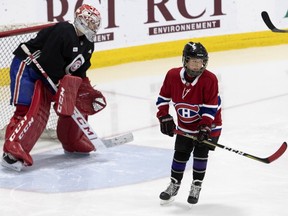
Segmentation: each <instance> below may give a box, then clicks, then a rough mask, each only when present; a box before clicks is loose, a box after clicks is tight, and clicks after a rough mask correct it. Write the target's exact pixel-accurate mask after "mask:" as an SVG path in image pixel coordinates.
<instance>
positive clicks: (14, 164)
mask: <svg viewBox="0 0 288 216" xmlns="http://www.w3.org/2000/svg"><path fill="white" fill-rule="evenodd" d="M1 165H2V166H3V167H5V168H8V169H10V170H14V171H18V172H20V171H21V170H22V168H23V167H24V164H23V162H21V161H18V160H17V159H15V158H14V157H13V156H12V155H11V154H9V153H5V152H4V153H3V156H2V161H1Z"/></svg>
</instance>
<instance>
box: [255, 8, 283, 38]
mask: <svg viewBox="0 0 288 216" xmlns="http://www.w3.org/2000/svg"><path fill="white" fill-rule="evenodd" d="M261 16H262V19H263V21H264V23H265V24H266V26H267V27H268V28H269V29H270V30H271V31H272V32H276V33H288V30H283V29H278V28H276V27H275V26H274V24H273V23H272V21H271V19H270V17H269V14H268V13H267V11H262V13H261Z"/></svg>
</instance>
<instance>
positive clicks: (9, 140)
mask: <svg viewBox="0 0 288 216" xmlns="http://www.w3.org/2000/svg"><path fill="white" fill-rule="evenodd" d="M51 100H52V94H51V92H50V91H49V90H48V88H46V87H45V86H44V84H43V83H42V81H40V80H37V81H36V83H35V88H34V94H33V98H32V102H31V105H30V107H29V110H28V112H27V113H26V115H25V116H24V117H20V118H19V117H16V116H13V117H12V118H11V121H10V123H9V125H8V127H7V130H9V131H6V135H7V137H6V140H5V143H4V147H3V150H4V152H7V153H11V154H12V155H13V156H14V157H15V158H16V159H20V160H23V161H24V163H25V164H26V165H28V166H31V165H32V164H33V160H32V157H31V156H30V154H29V152H30V151H31V149H32V148H33V147H34V145H35V143H36V141H37V140H38V139H39V137H40V135H41V134H42V132H43V130H44V129H45V127H46V124H47V121H48V118H49V114H50V104H51ZM17 118H18V120H17V122H16V124H15V119H17Z"/></svg>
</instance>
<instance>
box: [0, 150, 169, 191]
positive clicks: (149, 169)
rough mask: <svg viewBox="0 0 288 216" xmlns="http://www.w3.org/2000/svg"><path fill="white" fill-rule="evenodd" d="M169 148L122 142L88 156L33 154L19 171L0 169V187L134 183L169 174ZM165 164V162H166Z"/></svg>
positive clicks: (78, 187)
mask: <svg viewBox="0 0 288 216" xmlns="http://www.w3.org/2000/svg"><path fill="white" fill-rule="evenodd" d="M172 154H173V151H172V150H167V149H161V148H151V147H142V146H136V145H125V146H119V147H115V148H111V149H109V150H107V151H105V152H101V153H97V152H95V153H91V154H90V155H75V154H64V152H63V149H62V148H61V149H55V150H50V151H47V152H44V153H39V154H35V155H33V158H34V165H33V166H32V167H26V168H24V169H23V170H22V171H21V172H19V173H17V172H14V171H9V170H6V169H5V168H3V167H1V168H0V185H1V187H2V188H7V189H17V190H22V191H33V192H42V193H61V192H75V191H87V190H93V189H101V188H110V187H117V186H122V185H129V184H135V183H140V182H145V181H150V180H154V179H158V178H163V177H166V176H167V177H168V176H169V174H170V173H169V167H167V164H170V162H171V158H172ZM168 166H169V165H168Z"/></svg>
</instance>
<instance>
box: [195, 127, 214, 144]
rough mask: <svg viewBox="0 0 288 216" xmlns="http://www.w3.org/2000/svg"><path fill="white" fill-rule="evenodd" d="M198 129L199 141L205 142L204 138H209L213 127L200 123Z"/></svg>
mask: <svg viewBox="0 0 288 216" xmlns="http://www.w3.org/2000/svg"><path fill="white" fill-rule="evenodd" d="M198 130H199V132H198V135H197V140H198V142H203V141H204V140H208V139H209V135H210V132H211V129H210V128H209V127H208V126H207V125H199V126H198Z"/></svg>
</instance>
